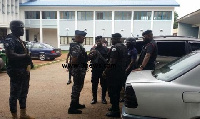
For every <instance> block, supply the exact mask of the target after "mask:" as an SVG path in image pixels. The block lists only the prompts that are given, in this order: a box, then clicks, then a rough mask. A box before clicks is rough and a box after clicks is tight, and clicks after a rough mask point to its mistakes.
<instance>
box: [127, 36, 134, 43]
mask: <svg viewBox="0 0 200 119" xmlns="http://www.w3.org/2000/svg"><path fill="white" fill-rule="evenodd" d="M126 42H130V43H136V39H135V38H133V37H128V38H126Z"/></svg>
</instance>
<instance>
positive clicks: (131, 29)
mask: <svg viewBox="0 0 200 119" xmlns="http://www.w3.org/2000/svg"><path fill="white" fill-rule="evenodd" d="M133 16H134V11H132V16H131V34H130V36H131V37H133Z"/></svg>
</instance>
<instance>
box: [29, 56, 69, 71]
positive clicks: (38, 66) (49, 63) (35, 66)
mask: <svg viewBox="0 0 200 119" xmlns="http://www.w3.org/2000/svg"><path fill="white" fill-rule="evenodd" d="M64 60H66V59H59V60H55V61H51V62H48V63H44V64H38V65H34V68H33V69H31V70H35V69H37V68H40V67H43V66H46V65H51V64H54V63H58V62H61V61H64Z"/></svg>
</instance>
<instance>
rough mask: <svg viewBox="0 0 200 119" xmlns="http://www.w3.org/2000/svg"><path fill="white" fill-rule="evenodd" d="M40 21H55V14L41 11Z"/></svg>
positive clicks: (54, 12)
mask: <svg viewBox="0 0 200 119" xmlns="http://www.w3.org/2000/svg"><path fill="white" fill-rule="evenodd" d="M42 19H57V12H56V11H43V12H42Z"/></svg>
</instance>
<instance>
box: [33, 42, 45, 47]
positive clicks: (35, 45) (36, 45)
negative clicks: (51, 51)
mask: <svg viewBox="0 0 200 119" xmlns="http://www.w3.org/2000/svg"><path fill="white" fill-rule="evenodd" d="M32 48H43V46H42V45H41V44H39V43H35V44H34V45H33V47H32Z"/></svg>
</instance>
